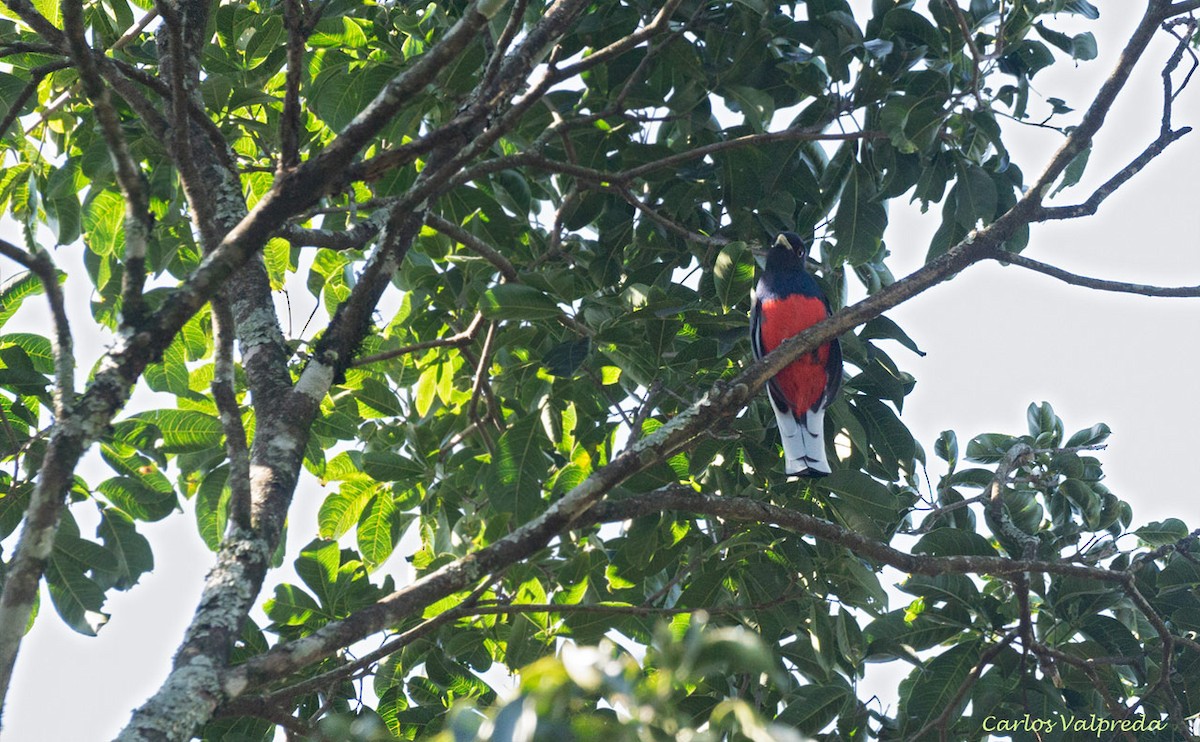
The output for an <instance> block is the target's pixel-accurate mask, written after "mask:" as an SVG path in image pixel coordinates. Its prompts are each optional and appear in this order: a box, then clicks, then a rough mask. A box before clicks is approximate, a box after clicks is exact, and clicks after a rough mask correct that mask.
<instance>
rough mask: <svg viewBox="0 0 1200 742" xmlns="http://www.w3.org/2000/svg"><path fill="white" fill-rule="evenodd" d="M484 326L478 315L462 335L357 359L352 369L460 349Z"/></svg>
mask: <svg viewBox="0 0 1200 742" xmlns="http://www.w3.org/2000/svg"><path fill="white" fill-rule="evenodd" d="M482 326H483V315H482V314H476V315H475V318H474V319H473V320H471V324H470V325H469V326H468V327H467V329H465V330H463V331H462V332H460V333H457V334H454V335H451V336H450V337H444V338H437V339H435V340H425V341H422V342H420V343H413V344H412V345H405V346H403V347H400V348H396V349H395V350H385V351H383V352H382V353H375V354H374V355H369V356H363V357H361V358H355V359H354V360H353V361H351V362H350V367H351V368H356V367H358V366H366V365H368V364H371V363H379V362H380V361H390V360H392V359H393V358H399V357H400V356H405V355H408V354H409V353H417V352H420V351H422V350H429V349H430V348H456V347H460V346H463V345H466V344H467V343H469V342H471V341H472V340H474V339H475V337H476V336H477V335H478V334H479V328H480V327H482Z"/></svg>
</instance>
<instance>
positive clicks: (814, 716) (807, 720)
mask: <svg viewBox="0 0 1200 742" xmlns="http://www.w3.org/2000/svg"><path fill="white" fill-rule="evenodd" d="M791 697H792V699H793V700H792V701H791V702H789V703H788V705H787V708H785V709H784V710H783V711H781V712H780V714H779V716H777V717H775V721H776V723H779V724H785V725H787V726H789V727H792V728H795V729H799V730H800V731H801V732H803V733H805V734H807V735H815V734H817V733H818V732H820V731H821V730H822V729H824V728H825V727H826V726H828V725H829V722H831V721H833V720H834V719H836V718H837V717H838V715H839V714H841V713H842V711H843V709H845V707H846V704H847V702H849V701H850V699H851V694H850V692H849V691H848V690H846V689H845V688H843V687H841V686H837V685H806V686H804V687H802V688H799V689H797V690H796V692H795V693H793V694H792V696H791Z"/></svg>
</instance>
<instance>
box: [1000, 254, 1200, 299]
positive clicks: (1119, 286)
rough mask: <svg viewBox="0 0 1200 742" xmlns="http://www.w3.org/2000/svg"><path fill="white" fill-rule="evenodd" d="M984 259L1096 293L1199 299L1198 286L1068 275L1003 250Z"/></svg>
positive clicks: (1050, 266) (1060, 270) (1063, 271)
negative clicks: (1129, 281)
mask: <svg viewBox="0 0 1200 742" xmlns="http://www.w3.org/2000/svg"><path fill="white" fill-rule="evenodd" d="M986 257H988V258H991V259H992V260H995V261H997V262H999V263H1001V264H1011V265H1017V266H1020V267H1022V268H1028V269H1029V270H1031V271H1036V272H1038V273H1041V274H1043V275H1047V276H1050V277H1051V278H1057V279H1058V280H1060V281H1063V282H1065V283H1069V284H1071V285H1072V286H1083V287H1085V288H1089V289H1096V290H1097V291H1114V292H1117V293H1122V294H1138V295H1139V296H1163V297H1177V298H1196V297H1200V286H1150V285H1147V284H1141V283H1124V282H1121V281H1106V280H1103V279H1099V278H1089V277H1087V276H1080V275H1076V274H1074V273H1069V272H1067V271H1065V270H1063V269H1062V268H1057V267H1055V266H1053V265H1049V264H1047V263H1042V262H1040V261H1037V260H1034V259H1032V258H1027V257H1025V256H1024V255H1017V254H1016V253H1011V252H1006V251H1004V250H996V251H993V252H991V253H990V254H989V255H987V256H986Z"/></svg>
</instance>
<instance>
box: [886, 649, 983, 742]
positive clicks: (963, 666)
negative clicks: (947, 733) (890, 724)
mask: <svg viewBox="0 0 1200 742" xmlns="http://www.w3.org/2000/svg"><path fill="white" fill-rule="evenodd" d="M979 656H980V646H979V644H978V643H976V642H971V643H968V644H959V645H958V646H955V647H951V648H950V649H948V650H946V651H945V652H942V653H941V654H939V655H938V656H937V657H935V658H933V660H932V661H930V662H929V663H928V664H927V665H925V667H924V668H918V669H917V670H915V671H914V676H915V678H916V680H915V682H914V683H913V685H912V690H911V692H910V693H909V694H908V696H907V698H906V699H904V700H902V702H901V710H900V713H901V718H902V720H903V721H902V723H903V726H904V728H905V729H906V730H908V732H909V733H910V734H911V733H913V732H916V731H917V730H918V729H921V728H922V727H924V726H925V724H926V723H927V722H929V721H930V720H932V719H935V718H937V717H938V716H940V715H941V714H942V713H944V712H945V711H946V709H947V708H948V707H949V706H950V704H951V702H953V701H954V698H955V696H956V695H957V694H958V689H959V688H960V687H962V684H963V683H964V682H965V681H966V679H967V675H968V674H969V673H970V672H971V669H972V668H973V667H974V666H975V665H976V664H977V663H978V662H979ZM968 698H969V696H965V697H963V698H961V699H959V700H958V703H959V705H960V706H964V705H965V704H966V702H967V700H968ZM905 701H907V702H905ZM960 712H961V709H960V708H954V709H951V711H950V718H956V716H957V715H958V714H959V713H960Z"/></svg>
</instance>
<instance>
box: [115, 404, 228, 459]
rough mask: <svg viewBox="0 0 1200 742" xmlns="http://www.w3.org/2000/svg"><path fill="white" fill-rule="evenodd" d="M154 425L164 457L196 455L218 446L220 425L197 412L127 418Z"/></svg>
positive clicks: (160, 412) (153, 413) (155, 412)
mask: <svg viewBox="0 0 1200 742" xmlns="http://www.w3.org/2000/svg"><path fill="white" fill-rule="evenodd" d="M128 419H129V420H131V421H136V422H143V423H148V424H150V425H153V426H154V427H156V428H158V430H159V432H160V433H162V442H163V445H162V450H163V451H164V452H166V453H195V452H198V451H205V450H208V449H210V448H215V447H217V446H220V445H221V439H222V437H223V435H224V434H223V431H222V429H221V421H220V420H218V419H217V418H215V417H213V416H212V415H208V414H205V413H203V412H198V411H196V410H150V411H149V412H142V413H139V414H137V415H133V416H131V417H130V418H128Z"/></svg>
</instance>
